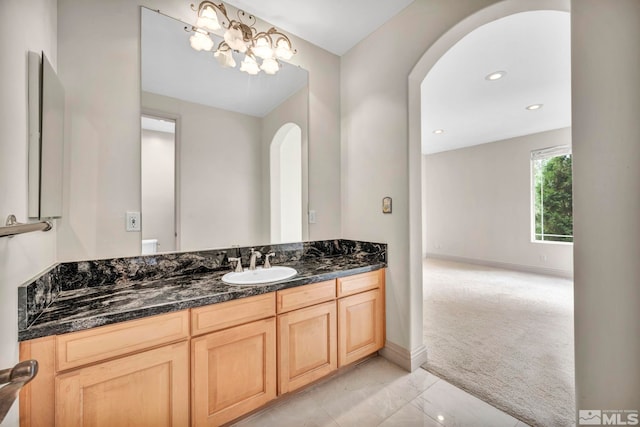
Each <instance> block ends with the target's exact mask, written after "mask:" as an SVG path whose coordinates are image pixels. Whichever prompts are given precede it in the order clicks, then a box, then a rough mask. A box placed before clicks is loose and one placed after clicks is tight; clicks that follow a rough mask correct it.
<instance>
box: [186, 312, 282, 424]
mask: <svg viewBox="0 0 640 427" xmlns="http://www.w3.org/2000/svg"><path fill="white" fill-rule="evenodd" d="M191 363H192V365H191V380H192V387H193V389H192V390H193V394H192V413H191V416H192V422H193V425H194V426H219V425H222V424H224V423H227V422H229V421H231V420H233V419H235V418H237V417H239V416H241V415H244V414H246V413H247V412H250V411H252V410H254V409H256V408H259V407H260V406H262V405H264V404H265V403H267V402H269V401H270V400H272V399H274V398H275V397H276V320H275V318H273V317H272V318H269V319H265V320H259V321H256V322H252V323H248V324H246V325H242V326H236V327H233V328H230V329H225V330H223V331H219V332H214V333H211V334H208V335H204V336H202V337H199V338H194V339H192V340H191Z"/></svg>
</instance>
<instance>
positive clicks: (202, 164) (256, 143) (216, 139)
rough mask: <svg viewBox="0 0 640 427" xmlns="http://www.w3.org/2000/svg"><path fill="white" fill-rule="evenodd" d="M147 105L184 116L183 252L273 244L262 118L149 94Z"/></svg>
mask: <svg viewBox="0 0 640 427" xmlns="http://www.w3.org/2000/svg"><path fill="white" fill-rule="evenodd" d="M142 106H143V108H145V109H150V110H153V111H162V112H164V113H170V114H172V115H174V116H179V118H178V125H177V128H176V132H177V135H178V141H179V142H178V150H179V154H178V158H179V166H178V168H179V183H178V187H179V199H180V201H179V215H178V218H179V228H178V236H179V241H180V250H182V251H190V250H198V249H208V248H220V247H229V246H232V245H242V246H244V245H251V244H256V243H266V242H268V240H269V239H268V233H269V231H268V229H265V228H264V227H263V226H262V216H263V212H262V196H261V186H262V183H261V177H262V169H261V165H262V149H261V148H262V139H261V137H262V134H261V129H262V128H261V126H262V120H261V119H260V118H257V117H253V116H248V115H245V114H240V113H234V112H231V111H226V110H220V109H218V108H213V107H209V106H205V105H202V104H195V103H192V102H187V101H182V100H179V99H175V98H169V97H166V96H162V95H157V94H152V93H148V92H144V93H143V94H142Z"/></svg>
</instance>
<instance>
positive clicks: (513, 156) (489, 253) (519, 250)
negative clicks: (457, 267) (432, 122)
mask: <svg viewBox="0 0 640 427" xmlns="http://www.w3.org/2000/svg"><path fill="white" fill-rule="evenodd" d="M558 145H571V129H569V128H566V129H559V130H553V131H549V132H542V133H537V134H533V135H527V136H522V137H518V138H511V139H507V140H503V141H497V142H493V143H489V144H481V145H476V146H473V147H469V148H463V149H459V150H452V151H446V152H442V153H437V154H431V155H427V156H423V171H424V174H425V178H424V180H423V188H424V197H425V199H424V201H425V211H424V212H423V215H425V222H424V224H425V228H423V233H424V234H425V237H426V242H425V243H426V245H425V249H426V253H427V255H428V256H437V257H446V258H451V259H459V260H462V261H472V262H479V263H483V264H489V265H494V266H499V267H506V268H513V269H520V270H527V271H534V272H541V273H549V274H557V275H562V276H571V275H572V270H573V246H572V245H570V244H566V243H534V242H532V241H531V209H532V208H531V185H532V184H531V152H532V151H533V150H539V149H542V148H548V147H553V146H558Z"/></svg>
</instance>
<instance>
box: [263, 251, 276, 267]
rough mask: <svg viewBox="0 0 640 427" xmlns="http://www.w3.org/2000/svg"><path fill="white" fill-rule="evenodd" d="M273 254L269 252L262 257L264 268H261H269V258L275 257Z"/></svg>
mask: <svg viewBox="0 0 640 427" xmlns="http://www.w3.org/2000/svg"><path fill="white" fill-rule="evenodd" d="M275 254H276V253H275V252H269V253H268V254H266V255H265V256H264V266H263V267H262V268H271V263H270V262H269V258H271V257H272V256H275Z"/></svg>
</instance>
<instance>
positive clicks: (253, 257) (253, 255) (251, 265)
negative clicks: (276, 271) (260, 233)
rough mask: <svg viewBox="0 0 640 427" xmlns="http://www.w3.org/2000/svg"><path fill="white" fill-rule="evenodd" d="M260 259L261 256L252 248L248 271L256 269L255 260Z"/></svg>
mask: <svg viewBox="0 0 640 427" xmlns="http://www.w3.org/2000/svg"><path fill="white" fill-rule="evenodd" d="M260 257H262V254H261V253H260V252H258V251H256V250H254V249H253V248H251V258H249V270H255V269H256V259H260Z"/></svg>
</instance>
